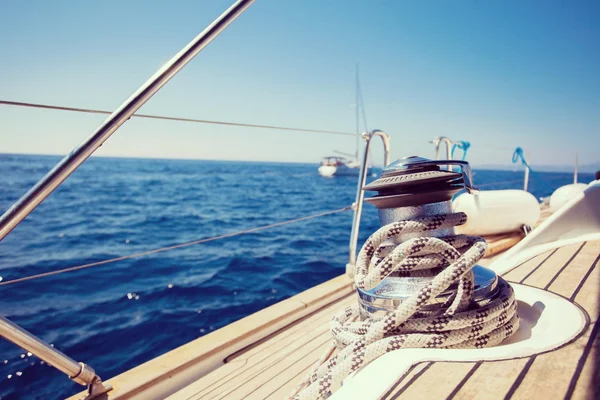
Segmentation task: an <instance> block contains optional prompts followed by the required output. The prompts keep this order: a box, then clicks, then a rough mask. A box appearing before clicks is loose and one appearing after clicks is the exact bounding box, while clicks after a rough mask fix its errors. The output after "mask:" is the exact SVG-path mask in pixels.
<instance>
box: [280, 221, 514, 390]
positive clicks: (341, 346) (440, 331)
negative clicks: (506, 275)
mask: <svg viewBox="0 0 600 400" xmlns="http://www.w3.org/2000/svg"><path fill="white" fill-rule="evenodd" d="M465 222H466V215H465V214H464V213H453V214H446V215H437V216H428V217H422V218H416V219H413V220H408V221H399V222H394V223H392V224H389V225H386V226H384V227H382V228H380V229H379V230H377V231H376V232H375V233H374V234H373V235H371V237H370V238H369V239H368V240H367V241H366V242H365V244H364V245H363V247H362V249H361V250H360V252H359V255H358V260H357V263H356V271H355V283H356V286H357V287H358V288H360V289H365V290H369V289H372V288H374V287H375V286H377V285H378V284H379V283H381V281H382V280H383V279H384V278H385V277H387V276H388V275H390V274H391V273H392V272H395V273H396V274H400V275H404V276H415V275H418V276H432V277H433V279H432V280H431V281H430V282H429V283H427V284H426V285H425V286H424V287H422V288H421V289H420V290H419V291H418V292H416V293H415V294H414V295H412V296H411V297H409V298H408V299H407V300H406V301H404V302H402V303H401V304H400V305H399V306H398V308H397V309H396V310H394V311H392V312H389V313H388V314H386V315H385V317H383V318H381V319H377V320H376V319H372V318H368V319H366V320H364V321H361V320H360V319H359V311H358V306H351V307H347V308H346V309H345V310H343V311H342V312H341V313H339V314H338V315H336V316H335V317H334V318H333V320H332V322H331V333H332V335H333V343H334V345H335V347H337V349H338V350H339V353H338V354H337V355H336V356H335V357H332V358H331V359H329V360H327V359H328V358H329V357H330V355H331V354H332V353H333V350H334V349H333V348H332V349H330V350H329V351H328V352H326V354H325V355H324V356H323V357H321V359H320V360H319V361H318V362H317V364H316V365H315V368H314V370H313V371H312V372H311V373H310V374H309V375H308V376H307V377H306V378H305V379H304V380H303V381H302V382H301V383H300V385H298V387H297V388H296V390H295V391H294V393H293V394H292V395H291V396H290V397H293V398H294V399H298V400H309V399H311V400H312V399H322V398H327V397H329V396H331V394H333V392H335V391H336V390H337V389H338V388H339V387H340V386H341V384H342V381H343V380H344V379H345V378H346V377H347V376H348V375H349V374H350V373H352V372H353V371H356V370H357V369H359V368H360V367H362V366H364V365H366V364H367V363H369V362H371V361H373V360H374V359H376V358H377V357H379V356H381V355H383V354H385V353H387V352H390V351H394V350H398V349H402V348H446V349H452V348H483V347H489V346H494V345H496V344H498V343H500V342H502V341H503V340H504V339H506V338H508V337H509V336H511V335H512V334H513V333H514V332H515V331H516V330H517V329H518V327H519V317H518V315H517V306H516V301H515V296H514V292H513V289H512V288H511V287H510V285H509V284H508V283H507V282H506V281H504V280H503V279H502V278H498V280H499V282H498V287H499V292H498V294H497V295H496V296H495V297H494V298H493V300H491V301H490V302H489V303H487V304H485V305H483V306H479V305H477V304H476V303H474V302H472V297H473V287H474V277H473V271H472V268H473V267H474V266H475V264H477V262H478V261H479V260H480V259H481V258H482V257H483V255H484V254H485V250H486V248H487V244H486V243H485V241H484V240H483V239H482V238H480V237H475V236H465V235H453V236H447V237H441V238H435V237H418V238H415V239H410V240H407V241H405V242H403V243H400V244H393V245H389V243H390V240H391V241H393V240H394V239H396V240H398V238H399V237H401V236H403V235H406V234H409V233H416V232H425V231H432V230H437V229H443V228H451V227H453V226H457V225H462V224H464V223H465ZM454 283H458V289H457V291H456V294H455V295H454V296H453V297H451V298H450V299H449V300H448V301H447V302H446V304H444V305H443V306H442V308H441V309H440V310H439V311H436V312H431V311H429V312H427V311H424V310H422V307H423V306H424V305H426V304H428V303H429V301H430V300H431V299H433V298H435V297H436V296H438V295H439V294H440V293H442V292H443V291H444V290H446V289H447V288H448V287H449V286H450V285H452V284H454ZM298 392H299V393H298Z"/></svg>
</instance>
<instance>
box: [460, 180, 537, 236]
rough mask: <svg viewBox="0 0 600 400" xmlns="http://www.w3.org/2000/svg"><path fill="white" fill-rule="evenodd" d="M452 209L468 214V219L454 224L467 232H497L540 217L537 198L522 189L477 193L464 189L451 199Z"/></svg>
mask: <svg viewBox="0 0 600 400" xmlns="http://www.w3.org/2000/svg"><path fill="white" fill-rule="evenodd" d="M452 208H453V209H454V211H455V212H459V211H462V212H464V213H465V214H467V223H466V224H464V225H462V226H457V227H456V232H457V233H463V234H466V235H477V236H486V235H497V234H499V233H506V232H514V231H517V230H519V229H520V228H521V227H522V226H523V225H530V226H533V225H535V223H536V222H537V220H538V219H539V218H540V205H539V203H538V201H537V200H536V198H535V197H534V196H533V195H532V194H531V193H528V192H525V191H523V190H489V191H482V192H480V193H479V194H478V195H476V196H474V195H470V194H468V193H463V194H461V195H460V196H458V197H456V198H455V199H454V201H453V202H452Z"/></svg>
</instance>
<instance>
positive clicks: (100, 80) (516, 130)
mask: <svg viewBox="0 0 600 400" xmlns="http://www.w3.org/2000/svg"><path fill="white" fill-rule="evenodd" d="M229 4H231V1H222V0H210V1H208V0H207V1H183V0H175V1H172V2H169V3H167V2H164V1H134V0H128V1H116V0H103V1H75V0H61V1H53V2H49V1H41V0H40V1H32V0H22V1H12V2H7V1H5V2H1V3H0V37H2V40H0V65H2V68H1V74H0V98H1V99H4V100H14V101H25V102H39V103H48V104H57V105H64V106H74V107H84V108H99V109H111V110H112V109H114V108H116V107H117V106H118V105H119V104H120V103H121V102H122V101H123V100H125V99H126V98H127V97H129V95H130V94H131V93H132V92H133V91H135V90H136V89H137V87H138V86H140V85H141V84H142V83H143V82H144V81H145V80H146V79H147V78H148V77H150V76H151V75H152V74H153V72H154V71H155V70H156V69H158V68H159V67H160V66H161V65H162V64H163V63H164V62H165V61H167V60H168V59H169V58H170V57H171V56H172V55H173V54H175V53H176V52H177V51H178V50H179V49H180V48H181V47H183V46H184V45H185V44H186V43H187V42H188V41H189V40H190V39H191V38H193V37H194V36H195V35H196V34H197V33H198V32H200V31H201V30H202V29H203V28H204V27H205V26H206V25H208V24H209V23H210V22H211V21H212V20H213V19H214V18H216V17H217V16H218V15H219V14H220V13H221V12H222V11H223V10H224V9H225V8H227V6H228V5H229ZM599 39H600V3H598V2H595V1H589V2H583V1H573V2H555V1H539V2H538V1H526V2H522V1H452V2H449V1H438V2H416V1H410V2H409V1H391V0H390V1H366V0H365V1H349V0H328V1H323V0H305V1H287V0H257V2H256V3H255V4H254V5H253V6H252V7H251V8H250V9H249V10H248V11H247V12H246V13H245V14H244V15H242V16H241V17H240V18H239V20H237V21H236V22H234V23H233V24H232V25H231V26H230V27H229V28H228V29H227V30H226V31H225V32H223V34H222V35H221V36H219V37H218V38H217V39H216V40H215V41H214V42H213V43H212V44H210V45H209V46H208V47H207V48H206V49H205V51H203V52H201V53H200V54H199V55H198V57H196V59H194V60H193V61H192V63H191V64H190V65H188V66H187V67H186V68H185V69H184V70H183V71H182V72H181V73H180V74H179V75H177V76H176V77H175V78H174V79H173V80H172V81H171V82H170V83H168V84H167V86H165V87H164V88H163V90H161V92H159V93H158V94H157V95H156V96H155V97H154V98H152V99H151V100H150V101H149V102H148V103H147V104H146V105H145V106H144V107H143V108H142V109H141V112H143V113H151V114H162V115H170V116H182V117H190V118H203V119H215V120H224V121H234V122H246V123H257V124H273V125H286V126H298V127H305V128H322V129H331V130H341V131H350V132H352V131H354V124H355V122H354V108H353V104H354V66H355V64H356V63H357V62H358V63H360V70H361V84H362V88H363V97H364V101H365V106H366V113H367V119H368V123H369V128H380V129H384V130H386V131H388V132H389V133H390V134H391V136H392V154H393V156H394V157H396V158H397V157H402V156H405V155H413V154H419V155H424V156H433V146H432V145H431V144H428V143H427V141H428V140H430V139H431V138H433V137H434V136H437V135H446V136H449V137H451V138H452V139H456V140H459V139H460V140H468V141H470V142H471V149H470V150H469V157H468V159H469V160H470V161H471V162H472V163H474V164H490V163H492V164H496V163H498V164H507V163H510V158H511V155H512V150H513V149H514V147H515V146H517V145H518V146H522V147H523V148H525V149H526V151H527V152H528V154H529V158H530V162H531V163H533V164H536V163H537V164H556V165H562V164H570V163H571V162H572V159H573V158H574V153H575V152H576V151H577V152H579V158H580V161H581V163H590V162H595V161H598V160H600V113H599V110H600V74H599V73H598V71H600V46H599V45H598V41H599ZM103 119H104V117H103V116H98V115H80V114H73V113H66V112H58V111H45V110H34V109H19V108H14V107H7V106H0V132H1V133H0V152H15V153H42V154H65V153H67V152H68V151H70V150H71V148H72V147H74V146H75V145H77V144H78V143H79V142H81V141H82V140H83V139H84V138H85V137H87V136H88V135H89V134H90V133H91V132H93V131H94V129H95V128H96V127H97V126H98V125H99V124H100V123H101V122H102V120H103ZM377 147H378V146H377ZM333 149H337V150H342V151H347V152H353V149H354V140H353V139H352V138H351V137H344V136H336V135H319V134H310V133H293V132H281V131H265V130H255V129H243V128H226V127H215V126H212V125H199V124H188V123H173V122H161V121H146V120H135V119H134V120H131V121H129V122H128V123H126V125H125V126H124V127H123V128H121V129H120V130H119V131H118V132H117V133H116V134H115V135H114V136H113V137H112V138H111V139H109V141H108V142H107V143H106V144H105V145H104V146H103V148H102V149H100V151H99V154H103V155H115V156H136V157H168V158H205V159H239V160H269V161H298V162H317V161H319V158H320V157H321V156H322V155H327V154H329V153H330V152H331V150H333ZM380 154H381V153H380V151H376V152H375V154H374V156H375V157H377V158H380V157H381V155H380Z"/></svg>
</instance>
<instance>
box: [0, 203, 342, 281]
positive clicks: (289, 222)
mask: <svg viewBox="0 0 600 400" xmlns="http://www.w3.org/2000/svg"><path fill="white" fill-rule="evenodd" d="M351 209H352V206H347V207H343V208H339V209H337V210H331V211H323V212H320V213H317V214H311V215H308V216H305V217H300V218H294V219H290V220H286V221H281V222H275V223H273V224H269V225H263V226H259V227H256V228H250V229H245V230H241V231H236V232H231V233H226V234H223V235H219V236H213V237H209V238H203V239H198V240H193V241H191V242H185V243H179V244H174V245H171V246H166V247H160V248H157V249H152V250H146V251H142V252H139V253H133V254H129V255H126V256H121V257H115V258H109V259H106V260H101V261H95V262H91V263H87V264H82V265H77V266H74V267H69V268H64V269H60V270H56V271H50V272H44V273H41V274H36V275H30V276H25V277H22V278H17V279H11V280H9V281H6V282H0V286H7V285H12V284H15V283H20V282H25V281H31V280H34V279H40V278H44V277H47V276H52V275H58V274H63V273H66V272H72V271H78V270H82V269H86V268H92V267H97V266H100V265H106V264H110V263H114V262H117V261H123V260H129V259H132V258H138V257H142V256H147V255H150V254H156V253H162V252H164V251H169V250H175V249H180V248H182V247H187V246H193V245H196V244H201V243H207V242H213V241H215V240H220V239H226V238H230V237H234V236H239V235H245V234H248V233H253V232H258V231H262V230H265V229H270V228H275V227H278V226H282V225H289V224H293V223H295V222H300V221H306V220H309V219H313V218H318V217H324V216H326V215H331V214H337V213H340V212H344V211H348V210H351Z"/></svg>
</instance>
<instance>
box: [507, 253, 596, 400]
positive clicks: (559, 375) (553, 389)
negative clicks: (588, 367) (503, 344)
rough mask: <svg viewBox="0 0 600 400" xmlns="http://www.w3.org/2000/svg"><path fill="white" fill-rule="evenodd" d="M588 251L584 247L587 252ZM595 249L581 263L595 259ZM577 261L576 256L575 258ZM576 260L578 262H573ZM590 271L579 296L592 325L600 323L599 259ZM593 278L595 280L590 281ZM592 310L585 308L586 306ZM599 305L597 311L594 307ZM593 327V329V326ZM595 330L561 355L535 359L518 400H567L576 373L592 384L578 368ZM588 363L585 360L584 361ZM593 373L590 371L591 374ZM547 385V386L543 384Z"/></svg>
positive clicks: (519, 387) (564, 349)
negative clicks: (537, 399)
mask: <svg viewBox="0 0 600 400" xmlns="http://www.w3.org/2000/svg"><path fill="white" fill-rule="evenodd" d="M584 247H585V246H583V247H580V248H581V250H584ZM594 248H595V245H592V246H588V248H587V250H588V251H586V252H585V253H583V254H581V253H582V252H581V251H580V252H579V254H578V255H580V254H581V255H580V259H586V258H587V256H588V255H589V256H591V255H592V254H593V253H592V251H593V249H594ZM575 257H576V256H575ZM573 259H574V258H573ZM588 261H589V262H588V268H587V270H589V268H590V267H592V268H593V270H592V274H590V275H589V276H588V279H587V280H586V281H585V282H584V283H583V286H582V289H581V291H580V292H579V293H578V294H577V297H576V301H577V299H579V300H583V301H584V303H583V304H582V305H583V306H584V308H586V309H587V311H588V314H589V316H590V320H591V322H592V324H593V323H594V322H595V321H596V320H597V319H598V315H599V314H598V306H597V304H598V298H599V297H598V295H599V294H600V285H598V283H599V282H598V279H597V277H598V273H597V272H596V271H600V268H598V266H597V265H596V264H597V255H596V257H594V258H593V259H591V260H588ZM579 272H580V273H581V274H580V275H579V276H580V280H581V279H582V278H584V277H585V273H586V272H587V271H586V270H585V269H581V270H580V271H579ZM590 278H591V279H590ZM575 290H576V287H574V288H573V289H572V290H571V291H570V292H569V293H567V295H570V296H572V295H573V294H574V293H575ZM586 305H587V306H588V307H589V308H588V307H585V306H586ZM593 305H595V307H594V306H593ZM592 326H593V325H592ZM592 333H594V332H593V329H592V328H591V327H589V328H588V329H587V331H586V332H585V333H584V334H583V335H582V336H580V337H579V338H578V339H577V340H576V341H574V342H573V343H571V344H570V345H569V346H566V347H563V348H562V349H560V350H558V351H553V352H549V353H545V354H540V355H538V356H536V357H533V363H532V364H531V367H530V368H529V370H528V371H527V374H526V375H525V376H524V377H523V380H522V382H521V384H520V385H519V386H518V388H517V390H516V391H515V393H514V395H515V397H516V398H531V397H533V396H535V397H540V398H554V397H560V398H563V397H565V395H566V394H567V391H568V389H569V385H570V379H565V377H570V376H572V375H573V374H574V373H575V372H579V376H577V377H576V378H579V379H584V380H588V379H589V378H590V377H589V376H583V377H582V376H581V372H583V371H577V365H578V363H579V362H580V359H581V357H582V353H583V352H582V350H584V349H585V347H586V344H587V343H588V342H589V341H590V340H592V341H593V340H594V338H593V337H591V335H592ZM584 362H585V360H584ZM587 372H588V373H589V371H587ZM540 381H541V382H545V384H540Z"/></svg>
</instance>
